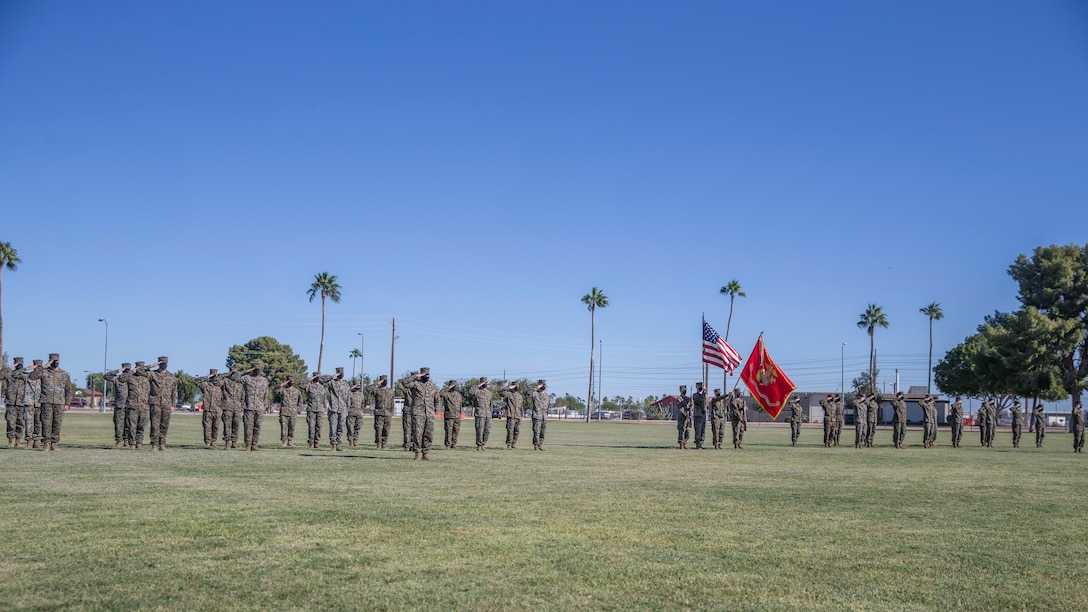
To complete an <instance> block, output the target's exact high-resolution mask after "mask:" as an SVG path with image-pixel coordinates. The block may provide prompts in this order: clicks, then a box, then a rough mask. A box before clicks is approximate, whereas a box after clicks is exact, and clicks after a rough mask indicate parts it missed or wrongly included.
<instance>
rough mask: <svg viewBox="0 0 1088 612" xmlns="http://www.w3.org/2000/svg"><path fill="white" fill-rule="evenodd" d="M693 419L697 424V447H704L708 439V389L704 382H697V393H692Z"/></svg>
mask: <svg viewBox="0 0 1088 612" xmlns="http://www.w3.org/2000/svg"><path fill="white" fill-rule="evenodd" d="M691 420H692V423H693V424H694V425H695V448H696V449H702V448H703V443H704V442H705V441H706V391H705V390H704V389H703V383H695V393H693V394H692V395H691Z"/></svg>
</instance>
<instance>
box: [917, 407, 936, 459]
mask: <svg viewBox="0 0 1088 612" xmlns="http://www.w3.org/2000/svg"><path fill="white" fill-rule="evenodd" d="M918 405H919V406H921V407H922V448H933V442H934V440H936V439H937V409H936V408H935V407H934V405H933V398H932V397H930V396H928V395H927V396H925V397H924V398H922V399H921V401H919V402H918Z"/></svg>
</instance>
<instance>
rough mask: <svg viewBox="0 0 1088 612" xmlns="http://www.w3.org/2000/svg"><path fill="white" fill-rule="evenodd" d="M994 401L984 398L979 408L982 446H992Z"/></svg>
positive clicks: (979, 430)
mask: <svg viewBox="0 0 1088 612" xmlns="http://www.w3.org/2000/svg"><path fill="white" fill-rule="evenodd" d="M993 414H994V401H993V400H984V401H983V402H982V405H981V406H979V408H978V414H977V415H976V416H977V417H978V436H979V442H980V443H981V444H982V446H990V444H991V443H990V439H991V437H992V435H991V430H992V429H993Z"/></svg>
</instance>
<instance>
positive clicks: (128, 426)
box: [121, 406, 136, 446]
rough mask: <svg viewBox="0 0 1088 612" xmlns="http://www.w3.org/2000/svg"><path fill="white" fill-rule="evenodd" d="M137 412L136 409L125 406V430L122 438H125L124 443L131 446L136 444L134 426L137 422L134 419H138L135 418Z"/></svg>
mask: <svg viewBox="0 0 1088 612" xmlns="http://www.w3.org/2000/svg"><path fill="white" fill-rule="evenodd" d="M135 412H136V410H135V409H134V408H132V407H130V406H125V429H124V431H122V433H121V437H122V438H123V441H124V442H125V443H126V444H128V445H129V446H132V445H133V444H136V441H135V436H134V435H133V429H132V424H133V423H134V422H135V421H134V419H135V418H136V417H135V416H134V413H135Z"/></svg>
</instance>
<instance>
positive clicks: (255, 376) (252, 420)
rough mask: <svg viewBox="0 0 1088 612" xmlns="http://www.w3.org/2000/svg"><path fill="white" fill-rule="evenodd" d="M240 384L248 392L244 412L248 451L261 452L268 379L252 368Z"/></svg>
mask: <svg viewBox="0 0 1088 612" xmlns="http://www.w3.org/2000/svg"><path fill="white" fill-rule="evenodd" d="M236 374H237V373H236ZM239 382H241V383H242V387H243V388H245V391H246V395H245V397H246V399H245V409H244V410H243V411H242V426H243V427H245V432H244V436H245V438H244V439H245V443H246V450H248V451H259V450H261V449H260V446H259V444H260V443H261V421H263V420H264V411H265V409H266V408H267V407H268V379H267V378H265V377H264V376H262V375H261V371H260V370H259V369H254V368H250V370H249V374H246V375H245V376H242V377H241V380H240V381H239Z"/></svg>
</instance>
